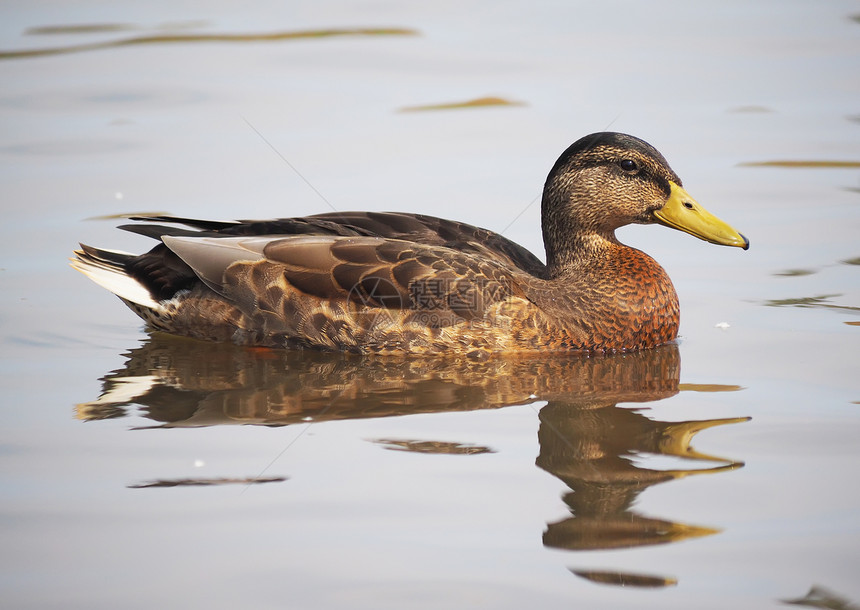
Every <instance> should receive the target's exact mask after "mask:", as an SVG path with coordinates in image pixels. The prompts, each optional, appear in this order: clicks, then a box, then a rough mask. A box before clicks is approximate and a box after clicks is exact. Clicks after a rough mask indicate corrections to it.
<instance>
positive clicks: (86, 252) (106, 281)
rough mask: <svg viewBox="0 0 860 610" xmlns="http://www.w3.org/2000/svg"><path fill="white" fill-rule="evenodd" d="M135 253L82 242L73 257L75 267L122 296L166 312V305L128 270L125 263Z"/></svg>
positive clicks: (72, 261)
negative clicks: (156, 298) (128, 272)
mask: <svg viewBox="0 0 860 610" xmlns="http://www.w3.org/2000/svg"><path fill="white" fill-rule="evenodd" d="M133 257H134V255H133V254H129V253H127V252H120V251H118V250H106V249H101V248H93V247H92V246H86V245H84V244H81V249H80V250H75V258H72V259H70V261H71V265H72V267H73V268H75V269H77V270H78V271H80V272H81V273H83V274H84V275H85V276H87V277H88V278H90V279H91V280H92V281H94V282H95V283H96V284H98V285H99V286H101V287H102V288H106V289H107V290H110V291H111V292H112V293H114V294H115V295H117V296H118V297H120V298H121V299H125V300H126V301H131V302H132V303H137V304H138V305H141V306H143V307H147V308H149V309H153V310H155V311H157V312H164V311H165V309H164V306H163V305H162V304H161V303H159V302H158V301H156V300H155V299H153V297H152V295H151V294H150V292H149V290H147V289H146V287H145V286H144V285H143V284H141V283H140V282H138V281H137V280H136V279H134V278H133V277H131V276H129V275H128V274H127V273H126V271H125V265H126V263H127V262H128V261H129V260H131V259H132V258H133Z"/></svg>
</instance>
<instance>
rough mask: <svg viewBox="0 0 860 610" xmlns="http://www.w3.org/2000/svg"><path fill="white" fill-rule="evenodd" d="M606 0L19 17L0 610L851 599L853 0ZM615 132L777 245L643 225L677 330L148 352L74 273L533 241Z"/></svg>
mask: <svg viewBox="0 0 860 610" xmlns="http://www.w3.org/2000/svg"><path fill="white" fill-rule="evenodd" d="M593 4H594V3H552V2H529V3H523V2H492V3H491V2H468V3H462V2H459V3H441V4H440V3H433V4H432V5H431V4H428V5H426V6H422V7H419V6H411V5H409V4H406V3H345V2H344V3H338V2H332V3H325V4H322V3H274V2H266V3H256V4H255V5H254V6H253V7H252V8H253V10H244V9H243V10H242V11H239V10H238V9H237V8H236V5H235V4H233V3H210V4H209V5H208V6H206V7H205V8H201V7H200V6H199V5H197V4H194V5H191V4H189V5H187V6H186V5H185V4H183V3H155V4H145V5H144V4H128V3H125V4H123V3H120V4H117V3H114V4H112V5H105V4H103V3H89V2H81V3H75V5H74V6H66V5H63V6H62V7H60V6H59V5H54V4H52V3H47V2H31V3H27V4H26V5H21V6H18V7H12V6H11V5H10V6H4V7H2V8H0V15H2V19H0V82H2V84H3V86H2V87H0V126H2V127H0V129H2V131H0V133H2V139H0V160H2V163H0V177H2V179H0V197H2V199H0V201H2V206H3V220H4V222H3V223H2V226H0V235H2V239H0V248H2V252H3V262H2V263H0V267H2V268H0V282H2V284H0V285H2V290H0V345H2V350H0V358H2V368H0V375H2V388H3V400H2V406H0V417H2V426H0V430H2V432H0V494H2V495H0V497H2V502H1V503H0V532H2V540H3V544H2V551H0V567H2V570H1V571H2V577H0V600H2V602H3V604H2V605H3V606H4V607H5V606H8V607H15V608H29V607H33V608H36V607H38V608H46V607H63V608H69V607H72V608H78V607H80V608H100V607H105V608H107V607H110V608H116V607H141V608H149V607H153V606H156V605H162V606H169V607H179V606H181V607H192V608H193V607H204V606H205V607H208V608H233V607H237V606H239V605H240V604H241V605H243V606H245V607H254V608H270V607H272V608H274V607H279V608H280V607H290V608H346V607H349V608H393V607H410V608H412V607H416V608H439V607H458V608H465V607H487V608H522V607H527V606H531V607H541V608H570V607H587V608H629V607H636V608H689V607H696V608H729V607H730V608H751V609H752V608H755V609H758V608H780V607H786V606H787V605H789V604H792V605H800V606H804V605H805V606H806V607H833V608H856V607H858V604H860V581H858V579H857V565H858V560H860V550H858V549H860V490H858V479H857V475H856V470H857V469H858V466H860V448H858V443H857V440H856V439H857V438H858V436H860V382H858V364H857V363H858V362H860V342H858V334H857V333H858V332H860V265H858V258H860V240H858V235H860V209H858V205H860V200H858V196H860V195H858V193H860V181H859V180H858V163H860V138H858V135H860V134H858V130H860V121H858V116H860V105H858V99H860V96H858V93H860V81H858V80H857V77H856V73H857V68H858V64H860V46H858V37H860V18H858V16H857V15H858V10H857V7H856V4H854V3H851V2H831V3H826V4H821V3H818V4H814V3H807V2H779V3H777V2H760V3H757V4H755V5H749V4H748V3H743V2H724V3H720V4H719V5H717V6H715V5H713V4H704V3H686V4H679V3H670V2H658V3H647V4H646V3H632V2H630V3H624V2H622V3H611V4H604V5H601V6H594V5H593ZM606 129H611V130H616V131H625V132H628V133H633V134H634V135H638V136H640V137H643V138H645V139H646V140H648V141H650V142H651V143H652V144H654V145H655V146H657V147H658V148H659V149H660V150H661V151H662V152H663V153H664V155H665V156H666V157H667V158H668V159H669V161H670V163H671V164H672V166H673V168H674V169H675V170H676V172H677V173H678V174H679V175H680V176H681V177H682V178H683V179H684V185H685V187H686V188H687V190H689V191H690V192H691V193H692V194H693V195H694V196H695V197H696V198H697V199H698V200H699V201H700V202H702V203H703V204H704V205H705V206H706V207H708V208H709V209H710V210H711V211H713V212H715V213H716V214H718V215H719V216H720V217H722V218H724V219H726V220H727V221H729V222H730V223H731V224H733V225H734V226H736V227H737V228H738V229H739V230H741V231H742V232H743V233H744V234H746V235H747V236H748V237H749V238H750V240H751V243H752V247H751V249H750V250H749V251H748V252H741V251H739V250H738V251H736V250H735V249H731V250H730V249H726V248H717V247H714V246H710V245H708V244H705V243H703V242H699V241H696V240H694V239H692V238H690V237H689V236H686V235H683V234H681V233H677V232H672V231H668V230H666V229H663V228H659V227H641V226H640V227H630V228H626V229H624V230H623V231H621V237H622V239H623V240H624V241H626V242H627V243H630V244H631V245H635V246H637V247H639V248H642V249H644V250H646V251H648V252H649V253H651V254H652V255H653V256H655V258H657V259H658V260H659V261H660V262H661V264H663V265H664V266H665V267H666V269H667V270H668V271H669V273H670V275H671V276H672V278H673V280H674V282H675V285H676V288H677V289H678V292H679V294H680V297H681V304H682V312H683V315H682V327H681V335H682V336H681V339H680V340H679V342H678V345H673V346H666V347H664V348H661V349H658V350H654V351H651V352H645V353H641V354H629V355H624V356H614V357H600V358H576V357H574V358H551V359H550V358H545V359H498V360H491V361H489V362H483V363H469V364H463V363H461V362H456V361H451V360H446V359H417V358H411V359H410V358H404V359H377V360H369V361H368V360H362V359H356V358H354V357H347V356H337V355H323V354H313V353H272V352H267V351H262V352H261V351H254V350H250V351H249V350H244V349H239V348H235V347H232V346H227V345H209V344H200V343H196V342H193V341H189V340H182V339H176V338H171V337H165V336H161V335H152V336H150V335H148V334H147V333H145V332H144V331H143V329H142V328H141V326H140V324H139V322H138V320H137V318H136V317H135V316H134V315H133V314H132V313H131V312H129V311H128V310H127V309H126V308H125V307H123V306H122V304H121V303H120V302H119V301H117V300H116V299H115V298H114V297H112V296H111V295H109V294H107V293H106V292H105V291H103V290H101V289H100V288H98V287H97V286H95V285H93V284H91V283H89V282H87V281H86V279H85V278H83V277H81V276H80V275H79V274H77V273H75V272H74V271H72V270H71V269H69V268H68V266H67V264H66V259H67V257H68V256H69V255H70V254H71V251H72V249H73V248H74V247H75V246H76V244H77V242H78V241H83V242H85V243H91V244H94V245H99V246H105V247H112V248H118V249H125V250H132V251H139V250H141V249H143V248H144V247H147V244H146V241H145V240H143V239H142V238H140V237H138V236H134V235H131V234H125V233H123V232H120V231H117V230H116V229H115V228H114V227H115V225H116V224H118V223H119V222H120V221H118V220H116V219H115V216H116V215H118V214H125V213H131V212H161V211H164V212H169V213H174V214H179V215H187V216H201V217H212V218H236V217H241V218H249V217H250V218H254V217H259V218H266V217H275V216H287V215H302V214H310V213H318V212H326V211H331V210H332V209H335V210H349V209H371V210H402V211H415V212H425V213H430V214H434V215H438V216H443V217H448V218H456V219H460V220H464V221H467V222H470V223H473V224H478V225H481V226H485V227H487V228H490V229H493V230H496V231H501V232H503V233H504V234H505V235H506V236H508V237H510V238H512V239H514V240H516V241H518V242H520V243H522V244H524V245H526V246H527V247H528V248H530V249H531V250H533V251H535V252H536V253H538V254H542V245H541V241H540V231H539V207H540V206H539V205H538V199H537V198H538V196H539V194H540V189H541V186H542V184H543V180H544V178H545V176H546V173H547V171H548V170H549V168H550V167H551V165H552V163H553V162H554V161H555V158H556V157H557V155H558V154H559V153H560V152H561V151H562V150H563V149H564V148H565V147H566V146H567V145H568V144H570V142H572V141H573V140H575V139H577V138H578V137H580V136H581V135H584V134H586V133H589V132H593V131H600V130H606ZM112 217H114V218H112ZM828 604H829V605H828Z"/></svg>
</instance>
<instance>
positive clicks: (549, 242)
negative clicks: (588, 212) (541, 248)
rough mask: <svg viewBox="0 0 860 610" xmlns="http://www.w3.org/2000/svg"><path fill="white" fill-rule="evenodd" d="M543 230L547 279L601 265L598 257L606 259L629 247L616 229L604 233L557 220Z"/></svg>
mask: <svg viewBox="0 0 860 610" xmlns="http://www.w3.org/2000/svg"><path fill="white" fill-rule="evenodd" d="M562 231H563V232H564V233H563V234H562V233H561V232H562ZM543 233H544V244H545V247H546V267H547V279H559V278H563V277H565V276H569V275H581V274H582V272H583V270H587V269H591V268H594V267H595V266H598V265H597V264H596V263H597V262H598V261H605V260H606V259H607V258H609V257H612V256H613V255H615V254H616V253H617V252H618V250H619V249H625V248H627V246H625V245H623V244H622V243H621V242H619V241H618V240H617V239H616V238H615V234H614V233H609V234H601V233H597V232H590V231H583V230H581V229H579V228H577V227H567V228H560V227H559V225H558V224H553V225H547V224H545V225H544V230H543Z"/></svg>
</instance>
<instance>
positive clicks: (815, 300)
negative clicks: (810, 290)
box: [765, 294, 842, 307]
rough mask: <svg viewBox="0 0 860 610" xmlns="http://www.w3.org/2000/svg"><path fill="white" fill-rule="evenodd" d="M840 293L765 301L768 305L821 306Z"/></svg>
mask: <svg viewBox="0 0 860 610" xmlns="http://www.w3.org/2000/svg"><path fill="white" fill-rule="evenodd" d="M838 296H842V295H839V294H823V295H821V296H817V297H799V298H794V299H771V300H768V301H765V305H767V306H768V307H821V306H822V305H828V303H827V301H829V300H830V299H832V298H833V297H838Z"/></svg>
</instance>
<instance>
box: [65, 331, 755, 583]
mask: <svg viewBox="0 0 860 610" xmlns="http://www.w3.org/2000/svg"><path fill="white" fill-rule="evenodd" d="M127 356H128V361H127V362H126V364H125V366H124V367H123V368H122V369H121V370H117V371H114V372H112V373H109V374H108V375H106V376H105V377H104V380H103V381H104V391H103V393H102V395H101V396H100V397H99V398H98V399H96V400H94V401H92V402H88V403H84V404H81V405H78V407H77V414H78V417H80V418H82V419H87V420H93V419H103V418H110V417H121V416H123V415H125V414H126V413H127V409H128V408H129V406H130V405H132V404H137V405H140V406H141V407H142V412H143V415H144V416H145V417H147V418H149V419H151V420H154V421H156V422H159V423H160V424H159V425H160V426H169V427H179V426H208V425H218V424H262V425H288V424H293V423H298V422H307V421H330V420H335V419H356V418H368V417H385V416H393V415H407V414H414V413H431V412H448V411H468V410H474V409H492V408H499V407H504V406H508V405H522V404H527V403H533V402H537V401H546V405H545V406H543V408H541V409H540V428H539V432H538V438H539V441H540V454H539V456H538V458H537V465H538V466H539V467H540V468H542V469H544V470H546V471H547V472H549V473H551V474H552V475H554V476H556V477H558V478H559V479H561V480H562V481H563V482H564V483H565V484H566V485H567V486H568V487H569V488H570V491H569V492H568V493H566V494H565V496H564V501H565V503H566V504H567V505H568V507H569V508H570V513H571V515H570V516H569V517H567V518H565V519H563V520H561V521H558V522H555V523H551V524H549V526H548V528H547V530H546V532H545V534H544V544H545V545H546V546H549V547H554V548H563V549H570V550H595V549H614V548H621V547H636V546H643V545H651V544H659V543H667V542H673V541H677V540H681V539H684V538H689V537H694V536H702V535H707V534H712V533H715V532H716V531H718V530H716V529H714V528H711V527H701V526H694V525H687V524H682V523H676V522H673V521H668V520H663V519H656V518H651V517H645V516H643V515H639V514H637V513H636V512H635V511H633V510H632V505H633V503H634V500H635V499H636V497H637V496H638V495H639V494H640V493H642V491H643V490H645V489H647V488H648V487H650V486H651V485H654V484H657V483H662V482H665V481H671V480H674V479H677V478H680V477H684V476H687V475H691V474H713V473H717V472H723V471H727V470H732V469H734V468H738V467H740V466H741V465H742V464H741V463H740V462H737V461H734V460H726V459H722V458H716V457H711V456H707V455H703V454H701V453H698V452H696V451H695V450H694V449H693V448H692V447H691V446H690V442H691V440H692V438H693V436H694V435H695V434H696V433H697V432H699V431H700V430H703V429H705V428H709V427H713V426H719V425H722V424H729V423H737V422H741V421H745V420H746V418H732V419H715V420H705V421H682V422H664V421H655V420H653V419H650V418H648V417H646V416H645V415H644V414H643V412H642V409H641V408H631V407H624V406H618V404H619V403H646V402H652V401H656V400H660V399H664V398H667V397H670V396H673V395H675V394H677V393H678V392H679V374H680V357H679V354H678V349H677V347H676V346H674V345H669V346H665V347H663V348H660V349H655V350H648V351H643V352H637V353H631V354H620V355H615V356H607V357H591V358H588V357H558V356H553V357H547V358H540V359H538V358H512V359H497V360H490V361H483V362H473V361H469V360H446V359H439V358H435V359H426V358H423V359H408V358H403V359H392V358H376V359H368V358H361V357H357V356H350V355H342V354H324V353H318V352H308V351H306V352H299V351H282V352H276V351H269V350H263V351H260V350H253V349H247V348H238V347H234V346H232V345H224V344H204V343H200V342H197V341H193V340H187V339H181V338H176V337H171V336H165V335H160V334H155V335H153V336H151V337H150V338H149V339H148V340H147V341H145V342H144V343H143V345H142V346H141V347H139V348H137V349H134V350H132V351H131V352H130V353H129V354H127ZM699 389H706V390H709V391H714V390H720V389H732V388H726V387H721V386H700V387H699ZM377 442H379V443H381V444H383V445H387V446H388V448H397V449H399V450H405V451H423V452H445V453H460V454H473V453H486V452H489V451H492V449H491V448H480V447H479V448H478V449H480V450H478V449H474V448H471V447H469V446H463V447H465V448H463V447H459V448H458V447H454V448H452V447H451V445H452V444H451V443H439V442H437V441H434V440H432V439H418V440H402V439H401V440H398V439H387V440H385V439H379V440H378V441H377ZM438 447H441V448H442V449H438V450H437V448H438ZM648 456H663V457H672V458H676V459H677V461H678V462H679V463H683V464H684V465H685V466H686V465H690V464H694V465H695V467H689V468H686V467H685V468H678V469H672V470H664V469H653V468H648V467H646V466H645V465H644V464H643V463H642V460H643V459H645V460H646V461H647V459H646V458H647V457H648ZM702 463H709V464H712V465H711V466H710V467H701V466H700V465H701V464H702ZM575 573H577V574H579V573H580V571H575ZM584 573H587V572H583V574H584ZM616 577H617V578H616ZM613 579H615V580H619V582H626V581H627V580H629V578H626V577H625V575H623V574H614V575H613V574H609V576H607V574H606V573H601V581H602V582H612V581H613ZM651 586H653V585H651Z"/></svg>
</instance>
